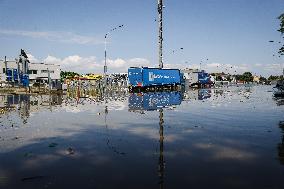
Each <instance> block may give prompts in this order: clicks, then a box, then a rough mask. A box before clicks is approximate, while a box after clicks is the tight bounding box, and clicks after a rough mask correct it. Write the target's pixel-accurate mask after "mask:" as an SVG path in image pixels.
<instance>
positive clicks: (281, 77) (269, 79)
mask: <svg viewBox="0 0 284 189" xmlns="http://www.w3.org/2000/svg"><path fill="white" fill-rule="evenodd" d="M282 79H283V75H280V76H278V75H271V76H269V77H268V79H267V80H268V81H275V80H282Z"/></svg>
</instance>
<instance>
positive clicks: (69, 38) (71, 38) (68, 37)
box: [0, 30, 103, 45]
mask: <svg viewBox="0 0 284 189" xmlns="http://www.w3.org/2000/svg"><path fill="white" fill-rule="evenodd" d="M0 34H3V35H13V36H23V37H31V38H40V39H46V40H49V41H56V42H64V43H73V44H81V45H84V44H92V45H96V44H102V43H103V40H101V39H98V38H96V37H93V36H84V35H79V34H75V33H72V32H58V31H25V30H0Z"/></svg>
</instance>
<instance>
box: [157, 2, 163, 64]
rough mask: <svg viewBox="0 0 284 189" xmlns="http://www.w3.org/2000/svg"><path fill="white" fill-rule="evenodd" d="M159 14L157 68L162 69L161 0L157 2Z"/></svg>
mask: <svg viewBox="0 0 284 189" xmlns="http://www.w3.org/2000/svg"><path fill="white" fill-rule="evenodd" d="M158 13H159V20H158V22H159V42H158V43H159V68H163V0H158Z"/></svg>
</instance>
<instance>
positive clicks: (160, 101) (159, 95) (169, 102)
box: [128, 91, 182, 188]
mask: <svg viewBox="0 0 284 189" xmlns="http://www.w3.org/2000/svg"><path fill="white" fill-rule="evenodd" d="M181 101H182V94H181V93H180V92H178V91H168V92H148V93H132V94H130V95H129V99H128V108H129V111H134V112H136V111H140V112H141V113H144V111H154V110H159V144H160V145H159V149H160V153H159V160H158V176H159V186H160V188H164V175H165V158H164V112H163V108H169V107H171V106H176V105H180V104H181Z"/></svg>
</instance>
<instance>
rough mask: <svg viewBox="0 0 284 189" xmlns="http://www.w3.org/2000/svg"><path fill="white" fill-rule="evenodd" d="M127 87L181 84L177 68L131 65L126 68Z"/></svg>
mask: <svg viewBox="0 0 284 189" xmlns="http://www.w3.org/2000/svg"><path fill="white" fill-rule="evenodd" d="M128 80H129V87H131V88H137V87H142V88H144V87H152V86H166V85H167V86H176V85H180V84H181V80H182V76H181V74H180V70H179V69H160V68H148V67H142V68H138V67H131V68H129V69H128Z"/></svg>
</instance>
